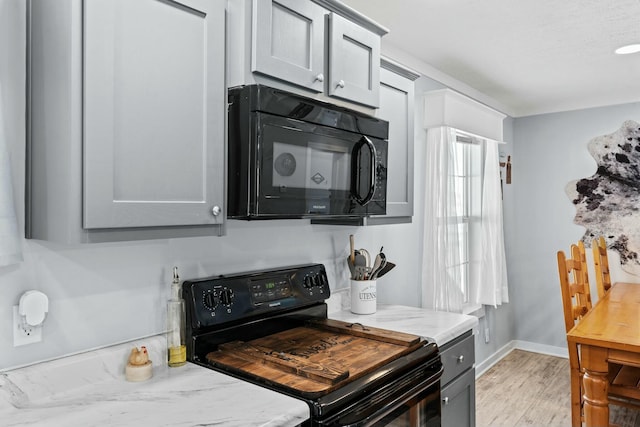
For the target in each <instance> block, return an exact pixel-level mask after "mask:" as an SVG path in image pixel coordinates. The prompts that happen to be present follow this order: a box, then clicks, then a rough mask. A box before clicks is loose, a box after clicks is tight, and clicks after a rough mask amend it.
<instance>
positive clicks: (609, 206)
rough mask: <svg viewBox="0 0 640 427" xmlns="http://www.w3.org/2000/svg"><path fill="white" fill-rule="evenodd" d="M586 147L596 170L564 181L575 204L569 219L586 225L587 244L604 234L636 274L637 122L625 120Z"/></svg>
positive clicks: (639, 223) (639, 246)
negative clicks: (576, 178)
mask: <svg viewBox="0 0 640 427" xmlns="http://www.w3.org/2000/svg"><path fill="white" fill-rule="evenodd" d="M588 149H589V153H590V154H591V156H593V158H594V159H595V161H596V163H597V165H598V169H597V170H596V173H595V174H593V175H592V176H590V177H589V178H582V179H580V180H577V181H572V182H570V183H569V184H568V185H567V187H566V193H567V195H568V196H569V198H570V199H571V201H572V202H573V204H574V205H575V206H576V216H575V218H574V222H575V223H576V224H578V225H582V226H584V227H585V228H586V231H585V233H584V235H583V236H582V240H583V242H584V243H585V245H586V246H587V247H588V246H590V245H591V242H592V240H593V239H594V238H595V237H599V236H604V238H605V240H606V242H607V247H608V248H609V249H613V250H615V251H617V252H618V253H619V254H620V262H621V264H622V269H623V270H624V271H626V272H628V273H631V274H635V275H640V259H639V258H638V253H639V252H640V124H638V123H637V122H635V121H633V120H627V121H625V122H624V123H623V124H622V126H621V127H620V129H618V130H617V131H615V132H613V133H611V134H609V135H602V136H598V137H596V138H593V139H592V140H591V141H589V145H588Z"/></svg>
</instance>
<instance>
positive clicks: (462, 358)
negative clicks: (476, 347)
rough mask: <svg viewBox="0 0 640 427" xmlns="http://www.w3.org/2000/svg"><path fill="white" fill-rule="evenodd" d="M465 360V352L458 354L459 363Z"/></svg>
mask: <svg viewBox="0 0 640 427" xmlns="http://www.w3.org/2000/svg"><path fill="white" fill-rule="evenodd" d="M463 361H464V354H461V355H460V356H458V363H462V362H463Z"/></svg>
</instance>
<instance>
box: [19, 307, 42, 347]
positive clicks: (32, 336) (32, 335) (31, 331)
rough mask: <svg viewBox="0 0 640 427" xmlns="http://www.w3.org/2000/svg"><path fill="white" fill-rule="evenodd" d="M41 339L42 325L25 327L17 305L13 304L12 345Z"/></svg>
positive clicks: (30, 342)
mask: <svg viewBox="0 0 640 427" xmlns="http://www.w3.org/2000/svg"><path fill="white" fill-rule="evenodd" d="M40 341H42V325H40V326H37V327H35V326H30V327H27V328H25V327H24V326H23V325H22V322H21V320H20V314H18V306H17V305H14V306H13V346H14V347H19V346H21V345H25V344H33V343H36V342H40Z"/></svg>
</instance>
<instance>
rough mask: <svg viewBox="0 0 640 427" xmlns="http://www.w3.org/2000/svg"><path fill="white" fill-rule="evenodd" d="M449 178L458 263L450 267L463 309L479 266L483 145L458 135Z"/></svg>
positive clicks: (468, 298) (451, 219) (467, 301)
mask: <svg viewBox="0 0 640 427" xmlns="http://www.w3.org/2000/svg"><path fill="white" fill-rule="evenodd" d="M453 155H454V162H453V168H452V170H451V178H452V180H453V181H454V188H455V189H456V195H455V204H456V209H455V212H456V213H457V216H456V217H453V218H449V221H454V222H455V224H457V227H456V228H455V230H457V239H458V255H459V256H458V259H457V260H456V261H457V263H456V264H453V265H449V266H448V268H449V269H451V270H457V271H452V272H451V274H452V275H453V277H457V278H458V280H459V286H460V291H461V292H462V295H463V297H462V303H463V305H469V304H471V303H472V300H471V295H472V293H473V285H474V284H473V280H472V278H474V277H477V272H478V265H479V262H480V259H479V257H480V242H481V241H480V219H481V203H482V158H483V156H482V144H481V143H480V141H478V140H477V139H476V138H471V137H466V136H462V135H457V137H456V141H455V143H454V153H453ZM454 259H455V258H454Z"/></svg>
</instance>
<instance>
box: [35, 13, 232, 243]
mask: <svg viewBox="0 0 640 427" xmlns="http://www.w3.org/2000/svg"><path fill="white" fill-rule="evenodd" d="M225 8H226V1H219V0H184V1H172V0H140V1H136V2H130V1H126V0H113V1H109V2H106V1H105V0H95V1H94V0H84V1H83V0H57V1H55V2H51V1H49V0H31V2H30V8H29V9H28V11H29V17H28V19H29V22H30V25H29V31H30V36H29V37H28V47H27V49H28V50H27V52H28V67H27V73H28V76H27V84H28V87H29V98H28V100H27V105H28V111H29V114H28V116H27V117H28V122H27V125H28V126H29V129H30V132H29V133H28V135H29V137H28V139H27V174H28V176H27V179H26V211H27V212H26V219H27V222H28V223H27V232H26V237H27V238H34V239H42V240H50V241H56V242H62V243H89V242H109V241H122V240H141V239H154V238H176V237H187V236H204V235H219V234H220V233H221V232H222V231H223V228H222V227H223V220H224V215H218V216H217V217H214V216H213V215H212V214H211V213H212V209H213V206H216V205H217V206H219V207H220V211H221V212H224V206H223V204H224V194H225V190H224V165H225V157H224V147H225V142H224V141H225V140H224V138H225V123H226V120H225V107H226V96H225V85H224V34H225V24H224V22H225V21H224V17H225ZM205 34H206V36H205ZM181 63H182V64H181ZM184 68H188V70H185V69H184ZM84 221H88V222H87V226H88V227H101V228H85V227H83V223H84Z"/></svg>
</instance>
